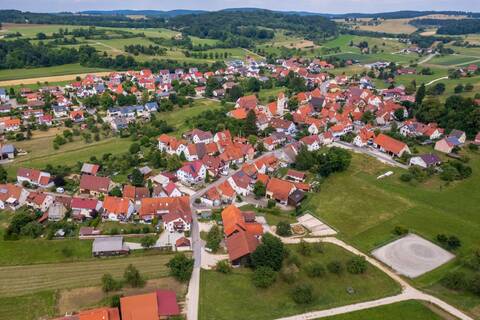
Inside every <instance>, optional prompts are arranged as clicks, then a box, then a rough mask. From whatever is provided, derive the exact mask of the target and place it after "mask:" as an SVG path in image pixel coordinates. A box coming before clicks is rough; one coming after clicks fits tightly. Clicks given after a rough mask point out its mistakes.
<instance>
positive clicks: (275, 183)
mask: <svg viewBox="0 0 480 320" xmlns="http://www.w3.org/2000/svg"><path fill="white" fill-rule="evenodd" d="M294 189H295V185H294V184H293V183H291V182H289V181H285V180H281V179H277V178H272V179H270V181H269V182H268V184H267V192H271V193H272V196H273V197H274V198H275V199H276V200H280V201H287V199H288V196H289V195H290V193H291V192H292V190H294Z"/></svg>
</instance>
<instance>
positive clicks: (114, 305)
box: [110, 294, 122, 308]
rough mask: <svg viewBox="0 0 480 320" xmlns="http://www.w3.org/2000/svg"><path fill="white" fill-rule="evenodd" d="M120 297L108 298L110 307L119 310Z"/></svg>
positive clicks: (117, 295)
mask: <svg viewBox="0 0 480 320" xmlns="http://www.w3.org/2000/svg"><path fill="white" fill-rule="evenodd" d="M121 297H122V295H119V294H116V295H113V296H111V297H110V307H112V308H120V298H121Z"/></svg>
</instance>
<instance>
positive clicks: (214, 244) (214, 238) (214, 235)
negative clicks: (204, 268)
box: [206, 225, 223, 252]
mask: <svg viewBox="0 0 480 320" xmlns="http://www.w3.org/2000/svg"><path fill="white" fill-rule="evenodd" d="M222 238H223V235H222V231H221V230H220V228H219V227H218V226H216V225H214V226H213V227H212V228H211V229H210V231H209V232H208V234H207V243H206V246H207V248H209V249H211V250H212V251H213V252H217V251H218V249H219V248H220V242H222Z"/></svg>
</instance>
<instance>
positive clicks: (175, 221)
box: [162, 211, 192, 233]
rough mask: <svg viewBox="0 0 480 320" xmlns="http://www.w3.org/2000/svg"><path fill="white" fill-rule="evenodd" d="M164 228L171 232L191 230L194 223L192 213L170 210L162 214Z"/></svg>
mask: <svg viewBox="0 0 480 320" xmlns="http://www.w3.org/2000/svg"><path fill="white" fill-rule="evenodd" d="M162 221H163V229H164V230H165V231H168V232H170V233H173V232H184V231H189V230H190V227H191V224H192V214H191V213H182V212H178V211H170V212H168V213H167V214H165V215H163V216H162Z"/></svg>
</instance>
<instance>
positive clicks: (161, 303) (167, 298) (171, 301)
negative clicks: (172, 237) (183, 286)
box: [156, 239, 188, 316]
mask: <svg viewBox="0 0 480 320" xmlns="http://www.w3.org/2000/svg"><path fill="white" fill-rule="evenodd" d="M179 240H180V239H179ZM187 240H188V239H187ZM156 294H157V306H158V315H159V316H176V315H179V314H180V308H179V306H178V303H177V295H176V293H175V291H173V290H157V292H156Z"/></svg>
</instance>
